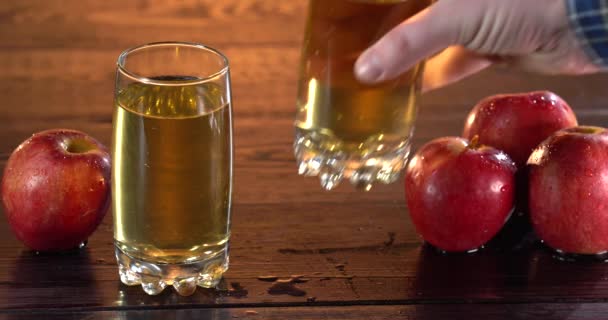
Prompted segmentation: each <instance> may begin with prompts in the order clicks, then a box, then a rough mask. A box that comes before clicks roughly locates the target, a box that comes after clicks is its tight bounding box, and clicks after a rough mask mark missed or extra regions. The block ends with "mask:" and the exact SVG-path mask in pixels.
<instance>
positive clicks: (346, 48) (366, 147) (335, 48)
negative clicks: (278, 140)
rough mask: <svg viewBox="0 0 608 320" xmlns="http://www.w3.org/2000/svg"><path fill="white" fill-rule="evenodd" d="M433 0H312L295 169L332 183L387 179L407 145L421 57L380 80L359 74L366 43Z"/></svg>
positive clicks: (404, 158)
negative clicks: (366, 79) (357, 76)
mask: <svg viewBox="0 0 608 320" xmlns="http://www.w3.org/2000/svg"><path fill="white" fill-rule="evenodd" d="M431 2H432V0H330V1H328V0H310V1H309V7H308V18H307V23H306V33H305V37H304V44H303V48H302V56H301V61H300V72H299V86H298V97H297V115H296V122H295V125H296V138H295V144H294V149H295V155H296V160H297V162H298V166H299V173H300V174H302V175H307V176H319V177H320V179H321V185H322V186H323V188H325V189H327V190H330V189H332V188H334V187H335V186H337V185H338V184H339V183H340V181H342V180H343V179H348V180H350V182H351V183H352V184H354V185H355V186H357V187H360V188H363V189H365V190H369V189H370V188H371V187H372V185H373V183H375V182H382V183H392V182H394V181H395V180H397V178H398V177H399V175H400V172H401V170H402V169H403V168H404V166H405V163H406V161H407V158H408V155H409V152H410V139H411V135H412V133H413V130H414V121H415V118H416V100H417V98H418V95H419V92H420V80H421V75H422V69H423V63H420V64H418V65H416V66H415V67H413V68H412V69H411V70H409V71H407V72H405V73H404V74H402V75H401V76H400V77H399V78H397V79H394V80H390V81H385V82H383V83H380V84H378V85H365V84H362V83H360V82H358V81H357V79H355V77H354V74H353V65H354V63H355V61H356V59H357V57H358V56H359V55H360V54H361V53H362V52H363V50H365V49H366V48H367V47H368V46H370V45H371V44H373V43H374V42H376V41H377V40H378V39H380V37H381V36H383V35H384V34H385V33H386V32H388V31H389V30H390V29H392V28H393V27H395V26H397V25H398V24H399V23H401V22H403V21H404V20H406V19H407V18H409V17H411V16H413V15H414V14H416V13H418V12H419V11H421V10H422V9H424V8H426V7H427V6H429V5H430V4H431Z"/></svg>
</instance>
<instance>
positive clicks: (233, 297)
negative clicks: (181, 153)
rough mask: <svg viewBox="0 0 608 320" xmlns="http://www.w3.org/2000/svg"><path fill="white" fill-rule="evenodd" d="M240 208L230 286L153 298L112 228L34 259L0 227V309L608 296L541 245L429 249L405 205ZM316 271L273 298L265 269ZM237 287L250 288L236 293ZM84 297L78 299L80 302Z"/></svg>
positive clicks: (598, 277) (585, 272)
mask: <svg viewBox="0 0 608 320" xmlns="http://www.w3.org/2000/svg"><path fill="white" fill-rule="evenodd" d="M343 208H344V206H343V205H342V204H339V203H322V204H314V203H312V204H310V203H305V202H301V203H298V202H295V203H289V204H287V203H282V204H272V205H270V204H269V205H253V204H238V203H237V205H236V207H235V210H234V227H233V232H234V237H233V241H232V251H231V257H232V262H231V269H230V270H229V272H228V273H227V275H226V279H225V281H224V283H223V285H222V287H221V290H220V291H212V290H199V291H197V293H196V294H194V295H193V296H191V297H185V298H183V297H178V296H176V295H175V294H174V293H173V292H172V291H170V290H166V291H165V292H164V293H163V294H161V295H159V296H154V297H151V296H147V295H145V294H144V293H143V291H142V290H141V288H138V287H125V286H123V285H121V284H120V283H119V281H118V277H117V268H116V265H115V262H114V259H113V248H112V245H111V239H112V234H111V224H110V219H109V218H108V219H106V220H105V222H104V224H103V225H102V226H101V227H100V228H99V230H98V231H97V232H96V233H95V234H94V236H93V237H92V238H91V239H90V243H89V248H88V249H87V250H85V251H83V252H81V253H80V254H77V255H66V256H36V255H33V254H32V253H31V252H28V251H27V250H23V249H22V247H21V246H20V245H19V244H18V243H17V242H16V240H14V239H13V238H12V236H11V235H10V233H9V231H8V228H7V226H6V225H5V224H0V226H1V229H0V235H1V236H0V237H1V241H0V244H1V246H0V257H2V258H0V301H3V303H2V305H1V306H0V309H4V310H24V309H37V308H44V309H63V308H84V309H87V308H99V307H113V308H122V307H125V308H127V307H128V308H131V307H136V306H140V307H142V306H146V307H150V308H152V307H168V306H175V305H178V306H181V307H210V306H247V307H255V306H264V305H277V306H287V305H308V304H309V302H307V298H308V297H310V296H314V297H315V298H316V301H315V303H317V304H383V303H392V304H395V303H426V302H430V301H433V302H441V303H466V302H484V303H489V302H492V303H524V302H538V303H555V302H561V303H583V302H604V301H606V300H607V297H608V270H607V269H606V268H605V266H604V265H603V264H601V263H564V262H561V261H557V260H555V259H554V258H552V256H551V253H550V252H548V251H547V250H545V249H543V248H541V247H538V246H536V245H533V246H531V247H530V248H527V249H526V250H519V251H514V252H510V251H509V250H507V249H504V248H502V249H501V247H496V248H495V249H488V250H485V251H482V252H481V253H480V254H476V255H471V256H467V255H442V254H439V253H437V252H436V251H434V250H433V249H431V248H429V247H426V246H420V241H419V239H418V238H417V236H416V235H415V234H414V232H413V228H412V226H411V224H410V223H409V219H408V218H407V215H406V212H405V206H404V205H403V203H397V202H395V203H389V204H385V205H382V204H379V203H374V204H371V203H369V202H368V203H367V204H358V205H356V206H350V207H349V209H348V210H343ZM293 274H303V275H306V277H307V278H309V279H310V280H309V281H308V282H306V283H302V284H297V285H296V287H297V288H298V289H301V290H303V291H305V292H306V293H305V295H303V296H292V295H289V294H288V293H285V294H279V295H275V294H271V293H270V292H269V288H270V287H271V286H272V283H269V282H264V281H260V280H258V279H257V277H258V276H263V275H276V276H279V277H289V276H290V275H293ZM232 282H238V283H239V284H240V285H241V286H242V287H244V290H239V291H237V292H230V291H227V290H228V289H230V287H231V283H232ZM75 297H78V298H77V299H75Z"/></svg>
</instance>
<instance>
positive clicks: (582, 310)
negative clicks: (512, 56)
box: [0, 0, 608, 319]
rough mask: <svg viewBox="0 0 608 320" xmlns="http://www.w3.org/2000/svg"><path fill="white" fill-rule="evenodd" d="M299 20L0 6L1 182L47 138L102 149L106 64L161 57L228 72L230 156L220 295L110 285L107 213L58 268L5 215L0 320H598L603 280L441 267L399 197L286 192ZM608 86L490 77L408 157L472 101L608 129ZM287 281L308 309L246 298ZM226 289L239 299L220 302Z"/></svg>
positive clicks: (431, 96) (596, 267) (477, 82)
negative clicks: (203, 53)
mask: <svg viewBox="0 0 608 320" xmlns="http://www.w3.org/2000/svg"><path fill="white" fill-rule="evenodd" d="M305 10H306V1H305V0H290V1H271V0H222V1H217V0H213V1H211V0H205V1H194V0H187V1H160V0H138V1H117V0H108V1H94V0H70V1H37V0H22V1H18V2H17V1H4V2H0V38H1V39H3V41H2V42H0V49H1V50H0V70H2V72H1V73H0V96H1V97H2V98H1V99H0V124H1V125H0V169H3V168H4V163H5V162H6V160H7V159H8V157H9V155H10V153H11V151H12V150H13V149H14V148H15V147H16V146H17V145H18V144H19V143H20V142H21V141H23V140H24V139H26V138H27V137H28V136H29V135H31V134H32V133H34V132H36V131H40V130H44V129H49V128H58V127H64V128H73V129H79V130H83V131H86V132H88V133H90V134H91V135H93V136H95V137H96V138H98V139H99V140H101V141H102V142H103V143H105V144H109V143H110V137H111V126H112V123H111V112H112V98H113V88H114V72H115V71H114V66H115V60H116V57H117V55H118V54H119V53H120V51H122V50H124V49H125V48H127V47H130V46H134V45H138V44H142V43H146V42H153V41H162V40H182V41H194V42H202V43H205V44H208V45H211V46H214V47H217V48H218V49H220V50H222V51H224V52H225V53H226V55H227V56H228V57H229V59H230V63H231V72H232V79H233V95H234V111H235V147H236V150H235V151H236V153H235V190H234V199H235V205H234V211H233V229H232V231H233V238H232V243H231V246H232V247H231V264H230V270H229V272H228V273H227V274H226V277H225V280H224V281H223V283H222V286H221V288H220V290H218V291H212V290H199V291H198V292H197V293H196V294H195V295H193V296H191V297H179V296H177V295H175V294H174V293H173V292H171V291H170V290H166V291H165V292H164V293H163V294H161V295H159V296H155V297H150V296H146V295H145V294H144V293H143V292H142V290H141V289H140V288H138V287H125V286H123V285H122V284H120V282H119V281H118V274H117V268H116V265H115V262H114V257H113V247H112V222H111V218H110V216H111V215H110V213H108V217H107V218H106V219H105V221H104V222H103V224H102V225H101V226H100V228H99V229H98V231H97V232H96V233H95V234H94V235H93V236H92V238H91V239H90V241H89V245H88V247H87V249H86V250H83V251H81V252H78V253H74V254H69V255H59V256H57V255H52V256H48V255H35V254H34V253H32V252H30V251H28V250H26V249H24V248H23V247H22V246H21V245H20V244H19V243H18V242H17V240H15V238H14V237H13V236H12V234H11V232H10V230H9V227H8V225H7V223H6V219H5V218H4V215H1V217H0V318H3V317H4V318H7V319H13V318H14V319H28V318H36V317H39V316H40V315H44V316H45V317H47V318H50V319H59V318H62V319H64V318H69V317H71V318H74V319H144V318H145V319H155V318H159V319H163V318H173V317H175V318H177V319H189V318H211V319H231V318H236V317H239V318H252V319H285V318H294V319H310V318H314V319H360V318H369V319H393V318H401V319H443V318H450V319H461V318H462V319H464V318H478V319H490V318H496V319H507V318H508V319H601V318H602V317H604V318H605V316H604V315H605V311H606V309H607V308H608V306H607V305H606V303H607V302H608V269H606V268H605V265H603V264H598V263H564V262H560V261H557V260H555V259H553V258H552V253H551V252H550V251H548V250H547V249H545V248H544V247H542V246H541V245H539V244H536V243H524V244H523V245H522V246H521V247H513V246H505V245H504V243H495V244H494V245H493V246H490V247H489V248H488V249H487V250H485V251H482V252H480V253H479V254H476V255H472V256H466V255H447V256H446V255H441V254H438V253H437V252H435V251H433V250H432V249H431V248H429V247H427V246H424V245H422V244H421V241H420V239H419V238H418V237H417V236H416V234H415V232H414V229H413V227H412V225H411V223H410V221H409V217H408V214H407V208H406V206H405V203H404V196H403V194H404V190H403V186H402V184H401V183H396V184H393V185H388V186H377V187H375V188H374V189H373V190H372V191H370V192H366V193H362V192H357V191H354V190H353V189H352V188H351V187H350V186H348V185H343V186H340V187H339V188H338V189H337V190H335V191H332V192H325V191H322V190H321V188H320V187H319V183H318V181H317V179H315V178H303V177H299V176H298V175H297V173H296V167H295V161H294V157H293V153H292V143H293V132H294V129H293V116H294V114H295V93H296V92H295V90H296V89H295V88H296V76H297V74H296V72H297V63H298V55H299V46H300V41H301V35H302V30H303V22H304V20H303V19H304V11H305ZM607 83H608V75H595V76H586V77H545V76H534V75H528V74H521V73H517V72H515V71H509V70H505V69H491V70H487V71H485V72H482V73H481V74H479V75H476V76H473V77H471V78H468V79H466V80H465V81H462V82H460V83H458V84H454V85H451V86H449V87H446V88H443V89H441V90H437V91H434V92H431V93H428V94H425V95H424V96H423V97H422V99H421V101H420V110H419V115H418V121H417V128H416V135H415V138H414V147H415V148H417V147H419V146H421V145H422V144H423V143H425V142H427V141H429V140H430V139H433V138H436V137H439V136H446V135H458V134H460V132H461V130H462V125H463V121H464V119H465V117H466V115H467V112H468V111H469V110H470V109H471V108H472V106H473V105H474V104H475V103H476V102H477V101H478V100H480V99H481V98H482V97H485V96H487V95H491V94H496V93H503V92H519V91H529V90H538V89H549V90H552V91H555V92H556V93H558V94H559V95H561V96H562V97H564V98H565V99H566V100H567V101H568V102H569V103H570V104H571V105H572V107H573V108H574V109H575V111H576V113H577V115H578V117H579V122H580V123H582V124H593V125H601V126H608V90H606V84H607ZM501 244H502V245H501ZM294 274H303V275H305V276H306V278H308V279H309V280H308V281H307V282H305V283H300V284H297V285H296V287H297V288H298V289H300V290H303V291H305V292H306V293H305V295H303V296H294V295H289V294H276V293H275V292H272V291H270V292H269V288H270V287H271V286H272V283H270V282H265V281H260V280H258V277H259V276H264V275H276V276H278V277H289V276H290V275H294ZM235 282H238V283H239V284H240V286H242V287H243V289H241V290H232V291H231V290H230V288H231V287H232V283H235ZM164 309H167V310H164ZM247 310H252V311H256V312H257V314H253V313H251V314H246V313H245V311H247ZM235 316H236V317H235Z"/></svg>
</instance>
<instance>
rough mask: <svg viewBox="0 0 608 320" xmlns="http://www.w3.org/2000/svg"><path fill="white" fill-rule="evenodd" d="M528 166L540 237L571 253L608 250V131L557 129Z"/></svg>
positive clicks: (531, 205) (532, 209)
mask: <svg viewBox="0 0 608 320" xmlns="http://www.w3.org/2000/svg"><path fill="white" fill-rule="evenodd" d="M528 170H529V189H528V190H529V210H530V218H531V221H532V226H533V227H534V230H535V231H536V234H537V235H538V237H539V238H540V239H542V240H544V242H545V243H546V244H547V245H548V246H550V247H552V248H554V249H558V250H561V251H563V252H566V253H576V254H596V253H600V252H604V251H606V250H608V130H606V129H604V128H599V127H584V126H581V127H576V128H570V129H565V130H561V131H558V132H556V133H555V134H554V135H552V136H551V137H550V138H548V139H547V140H545V141H543V143H542V144H540V145H539V146H538V148H536V149H535V150H534V152H533V153H532V155H531V156H530V159H529V160H528Z"/></svg>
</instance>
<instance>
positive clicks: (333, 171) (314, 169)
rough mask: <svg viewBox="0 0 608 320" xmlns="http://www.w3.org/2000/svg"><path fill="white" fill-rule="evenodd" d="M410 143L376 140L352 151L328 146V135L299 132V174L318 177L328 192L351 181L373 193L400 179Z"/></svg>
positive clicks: (297, 135) (297, 158)
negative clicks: (371, 190)
mask: <svg viewBox="0 0 608 320" xmlns="http://www.w3.org/2000/svg"><path fill="white" fill-rule="evenodd" d="M380 136H382V135H380ZM410 140H411V139H410V137H409V136H408V137H405V138H402V139H399V140H398V141H394V140H393V141H384V140H382V139H378V138H374V139H369V140H368V141H366V142H364V143H361V144H359V145H357V146H356V147H354V148H350V149H349V148H344V147H343V145H342V143H341V142H337V143H334V142H333V141H332V143H328V140H327V136H325V135H321V134H318V133H315V132H306V131H303V130H298V131H297V133H296V139H295V143H294V153H295V157H296V162H297V164H298V173H299V174H300V175H304V176H318V177H319V179H320V180H321V186H322V187H323V188H324V189H325V190H332V189H334V188H335V187H337V186H338V185H339V184H340V182H341V181H343V180H348V181H350V183H351V184H352V185H353V186H355V187H356V188H358V189H363V190H366V191H369V190H370V189H371V188H372V186H373V184H374V183H377V182H379V183H383V184H390V183H393V182H395V181H397V180H398V179H399V177H400V175H401V171H402V170H403V169H404V168H405V165H406V163H407V160H408V157H409V154H410V149H411V142H410ZM336 146H338V147H336Z"/></svg>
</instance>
